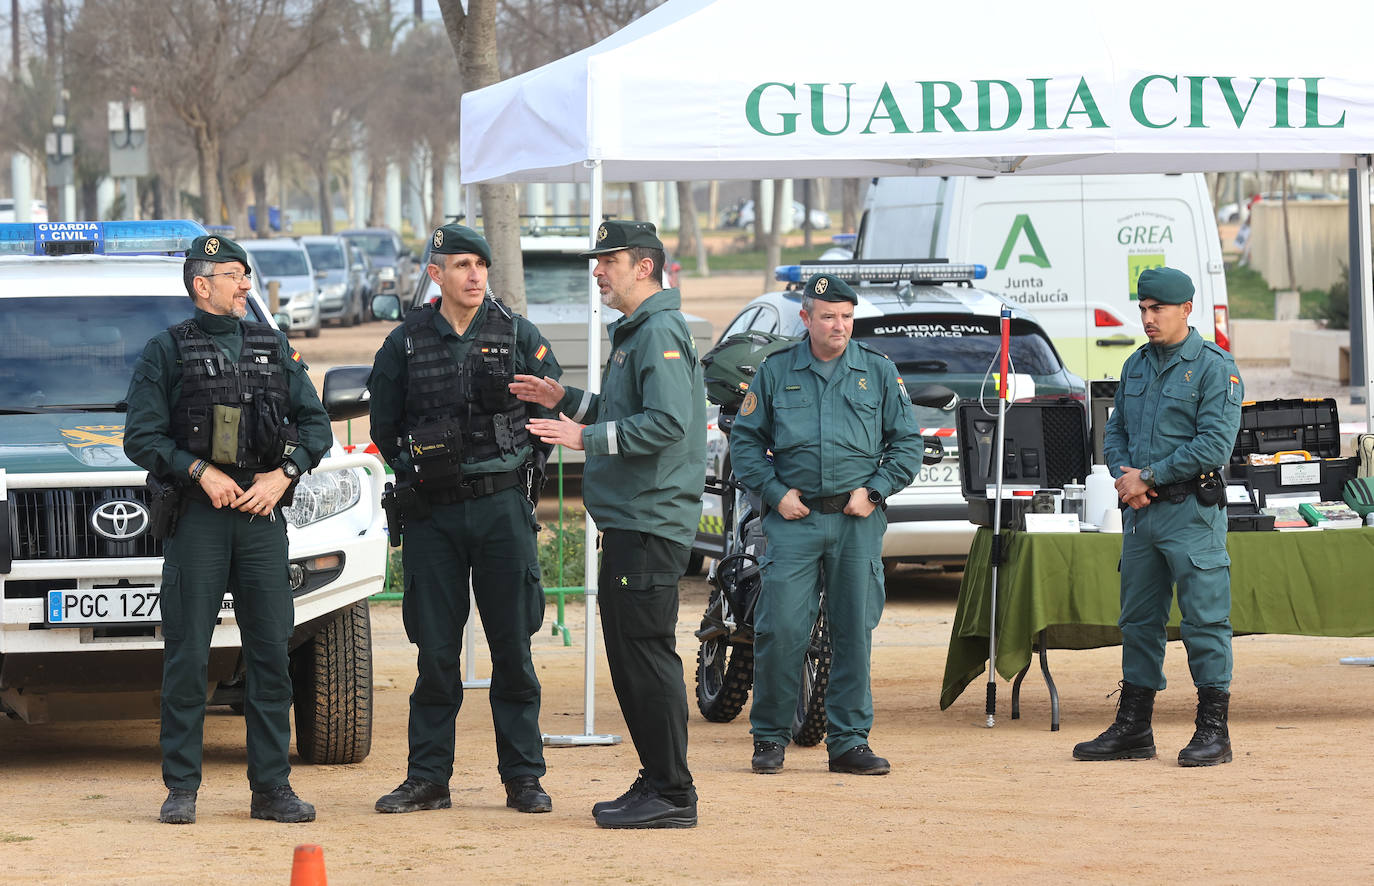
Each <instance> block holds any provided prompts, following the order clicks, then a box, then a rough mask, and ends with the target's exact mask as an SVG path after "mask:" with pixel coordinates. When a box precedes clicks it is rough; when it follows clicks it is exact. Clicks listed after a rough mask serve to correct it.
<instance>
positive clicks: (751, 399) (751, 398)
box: [739, 391, 759, 415]
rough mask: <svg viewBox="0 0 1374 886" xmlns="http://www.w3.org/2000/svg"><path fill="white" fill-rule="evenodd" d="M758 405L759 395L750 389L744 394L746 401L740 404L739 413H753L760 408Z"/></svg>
mask: <svg viewBox="0 0 1374 886" xmlns="http://www.w3.org/2000/svg"><path fill="white" fill-rule="evenodd" d="M758 405H759V395H758V394H755V393H754V392H753V391H750V392H749V393H747V394H745V395H744V402H743V403H742V404H740V408H739V414H740V415H752V414H753V412H754V410H755V409H756V408H758Z"/></svg>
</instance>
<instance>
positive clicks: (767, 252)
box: [754, 178, 783, 292]
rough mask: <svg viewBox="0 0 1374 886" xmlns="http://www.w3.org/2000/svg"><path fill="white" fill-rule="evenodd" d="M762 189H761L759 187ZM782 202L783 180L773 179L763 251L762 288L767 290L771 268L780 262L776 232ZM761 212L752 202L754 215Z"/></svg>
mask: <svg viewBox="0 0 1374 886" xmlns="http://www.w3.org/2000/svg"><path fill="white" fill-rule="evenodd" d="M760 190H762V189H760ZM782 204H783V180H782V179H780V178H775V179H773V212H772V216H773V217H772V219H771V221H770V224H769V230H768V235H767V239H766V240H765V242H764V253H763V256H764V257H763V289H764V291H765V292H767V291H768V290H769V289H772V288H773V283H774V282H775V281H774V280H773V269H774V268H776V267H777V266H778V265H780V264H782V237H781V235H779V234H778V232H779V231H781V230H782ZM762 214H763V213H762V212H760V211H759V204H757V203H755V204H754V217H755V218H757V217H759V216H760V215H762Z"/></svg>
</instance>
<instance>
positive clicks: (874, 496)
mask: <svg viewBox="0 0 1374 886" xmlns="http://www.w3.org/2000/svg"><path fill="white" fill-rule="evenodd" d="M868 500H869V501H871V502H873V503H874V504H875V505H880V504H882V503H883V497H882V496H881V495H879V494H878V490H876V489H870V490H868Z"/></svg>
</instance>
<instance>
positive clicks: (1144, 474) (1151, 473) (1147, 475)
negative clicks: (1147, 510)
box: [1140, 466, 1155, 489]
mask: <svg viewBox="0 0 1374 886" xmlns="http://www.w3.org/2000/svg"><path fill="white" fill-rule="evenodd" d="M1140 482H1141V483H1144V484H1145V485H1146V486H1148V487H1150V488H1151V489H1154V488H1155V469H1154V468H1152V467H1148V466H1146V467H1143V468H1141V469H1140Z"/></svg>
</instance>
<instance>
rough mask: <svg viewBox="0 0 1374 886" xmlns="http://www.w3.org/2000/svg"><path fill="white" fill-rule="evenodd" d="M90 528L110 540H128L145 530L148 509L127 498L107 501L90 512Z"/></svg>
mask: <svg viewBox="0 0 1374 886" xmlns="http://www.w3.org/2000/svg"><path fill="white" fill-rule="evenodd" d="M91 528H92V529H94V530H95V531H96V532H97V533H98V534H99V535H101V536H103V537H105V538H108V539H110V540H111V541H128V540H129V539H131V538H137V537H138V536H140V535H142V534H143V533H144V531H146V530H147V528H148V509H147V508H145V507H144V506H143V505H141V504H139V503H138V502H136V501H129V500H128V499H122V498H121V499H115V500H114V501H107V502H105V503H104V504H102V505H101V506H100V507H98V508H96V509H95V510H94V511H92V512H91Z"/></svg>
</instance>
